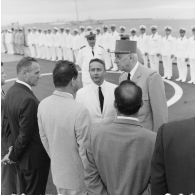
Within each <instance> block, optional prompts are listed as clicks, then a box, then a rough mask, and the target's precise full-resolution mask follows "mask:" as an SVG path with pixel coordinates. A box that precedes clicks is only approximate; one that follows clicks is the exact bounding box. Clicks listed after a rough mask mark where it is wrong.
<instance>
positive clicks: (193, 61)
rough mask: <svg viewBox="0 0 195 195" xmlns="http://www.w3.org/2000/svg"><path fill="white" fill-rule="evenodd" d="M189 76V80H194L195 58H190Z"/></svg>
mask: <svg viewBox="0 0 195 195" xmlns="http://www.w3.org/2000/svg"><path fill="white" fill-rule="evenodd" d="M190 77H191V81H193V82H195V59H191V58H190Z"/></svg>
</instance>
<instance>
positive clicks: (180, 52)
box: [175, 28, 188, 82]
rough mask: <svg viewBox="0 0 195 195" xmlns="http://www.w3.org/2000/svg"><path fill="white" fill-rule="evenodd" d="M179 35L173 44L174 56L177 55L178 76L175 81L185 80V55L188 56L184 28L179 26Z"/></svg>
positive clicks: (186, 69)
mask: <svg viewBox="0 0 195 195" xmlns="http://www.w3.org/2000/svg"><path fill="white" fill-rule="evenodd" d="M179 34H180V35H179V37H178V38H177V40H176V44H175V56H176V57H177V68H178V73H179V77H178V78H177V79H176V81H181V82H185V81H186V78H187V71H188V68H187V57H188V50H187V48H188V39H187V38H186V36H185V34H186V29H184V28H180V30H179Z"/></svg>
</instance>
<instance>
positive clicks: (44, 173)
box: [3, 57, 50, 195]
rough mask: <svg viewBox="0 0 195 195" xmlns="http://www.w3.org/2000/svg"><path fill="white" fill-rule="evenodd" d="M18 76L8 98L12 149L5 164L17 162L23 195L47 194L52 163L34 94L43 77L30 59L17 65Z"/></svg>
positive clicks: (7, 109)
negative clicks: (41, 128)
mask: <svg viewBox="0 0 195 195" xmlns="http://www.w3.org/2000/svg"><path fill="white" fill-rule="evenodd" d="M17 76H18V79H17V80H16V82H15V84H14V85H13V86H12V87H11V88H10V89H9V90H8V92H7V94H6V97H5V105H6V113H7V117H8V121H9V125H10V130H11V136H12V138H13V148H12V150H11V153H8V154H7V155H6V156H5V157H4V159H3V161H4V162H10V161H13V162H17V173H18V176H19V183H20V194H22V193H24V194H27V195H35V194H37V195H38V194H45V189H46V184H47V178H48V174H49V167H50V160H49V157H48V155H47V153H46V151H45V149H44V147H43V145H42V143H41V140H40V136H39V128H38V121H37V109H38V104H39V101H38V99H37V98H36V97H35V95H34V94H33V92H32V87H33V86H36V85H37V83H38V80H39V77H40V66H39V64H38V62H37V61H36V60H35V59H34V58H30V57H25V58H23V59H21V60H20V61H19V62H18V64H17Z"/></svg>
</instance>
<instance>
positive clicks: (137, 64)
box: [130, 62, 139, 79]
mask: <svg viewBox="0 0 195 195" xmlns="http://www.w3.org/2000/svg"><path fill="white" fill-rule="evenodd" d="M138 66H139V63H138V62H137V63H136V65H135V66H134V67H133V69H132V70H131V71H130V74H131V78H130V79H132V78H133V76H134V74H135V72H136V70H137V68H138Z"/></svg>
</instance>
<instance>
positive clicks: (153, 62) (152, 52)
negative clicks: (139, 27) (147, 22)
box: [148, 32, 162, 73]
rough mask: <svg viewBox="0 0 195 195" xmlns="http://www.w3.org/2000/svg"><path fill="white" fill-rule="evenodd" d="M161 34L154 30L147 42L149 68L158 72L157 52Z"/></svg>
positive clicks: (158, 52) (158, 51)
mask: <svg viewBox="0 0 195 195" xmlns="http://www.w3.org/2000/svg"><path fill="white" fill-rule="evenodd" d="M161 41H162V39H161V36H160V35H159V34H158V33H157V32H156V33H155V34H154V35H153V34H152V35H150V36H149V39H148V42H149V47H148V48H149V50H148V51H149V59H150V67H151V69H153V70H155V71H157V72H158V73H159V57H158V56H157V54H160V47H161Z"/></svg>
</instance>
